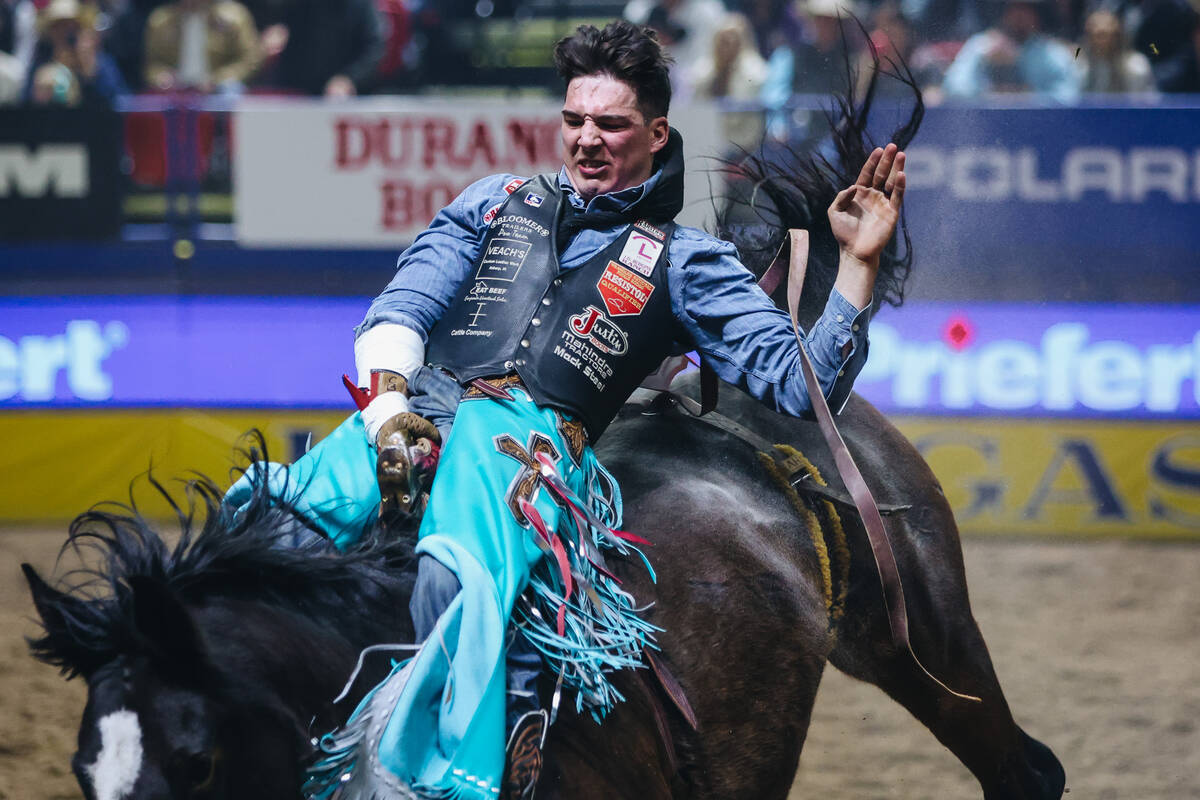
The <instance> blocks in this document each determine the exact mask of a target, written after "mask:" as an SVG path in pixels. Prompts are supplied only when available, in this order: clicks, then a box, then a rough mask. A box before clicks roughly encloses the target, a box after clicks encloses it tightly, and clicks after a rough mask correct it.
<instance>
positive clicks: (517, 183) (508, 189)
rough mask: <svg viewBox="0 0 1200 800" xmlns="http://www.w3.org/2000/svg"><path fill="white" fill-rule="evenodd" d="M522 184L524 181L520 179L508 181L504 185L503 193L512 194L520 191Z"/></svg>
mask: <svg viewBox="0 0 1200 800" xmlns="http://www.w3.org/2000/svg"><path fill="white" fill-rule="evenodd" d="M524 182H525V181H523V180H521V179H520V178H513V179H512V180H511V181H509V182H508V183H506V184H504V192H505V194H512V193H513V192H515V191H516V190H517V189H520V188H521V184H522V183H524Z"/></svg>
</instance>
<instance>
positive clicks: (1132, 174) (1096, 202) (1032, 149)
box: [905, 105, 1200, 297]
mask: <svg viewBox="0 0 1200 800" xmlns="http://www.w3.org/2000/svg"><path fill="white" fill-rule="evenodd" d="M1197 130H1200V107H1191V108H1188V107H1155V108H1147V107H1141V106H1138V107H1075V108H1032V107H961V106H951V105H947V106H941V107H937V108H930V109H928V111H927V113H926V115H925V118H924V121H923V123H922V125H921V129H920V132H919V134H918V136H917V138H916V140H915V141H914V142H913V144H912V145H911V146H910V147H909V148H908V150H907V154H908V160H907V163H906V167H905V172H906V174H907V177H908V192H907V194H906V196H905V207H906V216H907V220H908V223H909V226H910V230H911V232H912V240H913V242H914V246H915V250H916V252H917V254H918V255H917V258H918V261H917V270H916V272H915V275H916V277H917V280H918V283H920V282H921V281H922V280H925V281H926V283H925V284H924V285H929V283H931V282H937V281H948V282H952V283H964V282H965V283H966V284H967V285H969V286H971V287H972V288H973V290H974V292H975V296H986V295H991V296H994V297H1004V296H1012V294H1010V293H1007V292H1008V291H1009V289H1008V287H1005V286H1004V282H1005V281H1013V280H1023V281H1026V282H1027V283H1028V282H1032V283H1033V285H1042V286H1045V287H1046V292H1047V293H1049V294H1052V295H1054V296H1061V289H1062V287H1063V286H1064V285H1067V286H1072V287H1074V286H1081V287H1085V288H1086V286H1087V280H1086V279H1087V277H1088V276H1095V278H1094V280H1099V281H1104V282H1105V285H1107V284H1108V283H1109V282H1110V280H1112V279H1114V278H1116V277H1118V276H1119V277H1121V278H1124V279H1126V280H1132V279H1134V278H1133V276H1136V275H1140V276H1142V278H1143V279H1144V280H1145V279H1150V276H1164V277H1166V276H1171V275H1176V276H1182V275H1190V274H1194V273H1195V270H1196V267H1197V265H1198V264H1200V262H1198V261H1197V256H1196V253H1197V252H1198V251H1200V225H1197V224H1196V220H1197V219H1200V140H1197V138H1196V135H1195V132H1196V131H1197ZM1134 232H1136V233H1134ZM1039 277H1040V282H1038V281H1037V278H1039ZM942 296H947V295H945V294H943V295H942ZM1110 296H1113V295H1110ZM1135 296H1136V295H1135ZM1143 296H1144V295H1143Z"/></svg>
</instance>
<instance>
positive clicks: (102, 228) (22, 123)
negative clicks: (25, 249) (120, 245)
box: [0, 107, 121, 242]
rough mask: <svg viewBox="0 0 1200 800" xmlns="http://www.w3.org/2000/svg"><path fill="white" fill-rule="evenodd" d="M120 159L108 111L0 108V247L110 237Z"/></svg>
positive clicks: (116, 122) (116, 214) (117, 130)
mask: <svg viewBox="0 0 1200 800" xmlns="http://www.w3.org/2000/svg"><path fill="white" fill-rule="evenodd" d="M120 158H121V119H120V117H119V116H118V115H117V114H116V113H115V112H112V111H105V110H99V109H75V108H72V109H67V108H34V107H19V108H0V242H3V241H19V240H31V239H105V238H108V237H114V236H115V235H116V233H117V231H118V229H119V227H120V213H121V208H120V203H119V202H118V201H119V197H120V195H119V191H120V183H119V182H120V176H121V173H120Z"/></svg>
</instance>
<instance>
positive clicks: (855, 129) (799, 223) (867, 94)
mask: <svg viewBox="0 0 1200 800" xmlns="http://www.w3.org/2000/svg"><path fill="white" fill-rule="evenodd" d="M860 27H861V23H860ZM864 34H865V31H864ZM866 38H867V42H868V44H870V39H869V37H866ZM870 47H871V54H872V57H873V62H874V64H873V67H872V69H871V72H870V76H869V80H868V81H867V83H866V86H865V87H864V88H863V90H862V97H861V98H859V97H858V90H857V89H856V86H855V84H856V82H857V75H855V74H854V70H853V69H852V68H851V66H850V64H849V62H847V63H846V74H847V85H848V86H849V88H848V89H847V91H846V92H845V93H844V94H834V96H833V108H832V109H829V110H827V111H826V117H827V119H828V123H829V127H830V134H829V140H828V141H827V142H826V143H824V145H823V146H819V147H817V148H814V149H812V150H810V151H807V152H798V151H796V150H794V149H791V148H790V147H785V148H784V149H783V152H782V153H779V152H775V153H768V152H767V151H765V150H763V151H759V152H758V153H757V154H753V153H746V154H745V155H744V157H743V158H741V159H740V160H738V161H736V162H729V163H727V164H726V165H725V169H726V170H727V171H728V173H729V178H730V183H731V185H732V187H733V192H732V193H731V197H729V198H727V200H728V202H727V203H726V205H725V206H724V207H723V208H720V209H719V210H718V214H717V221H716V223H717V224H716V227H717V230H716V233H717V235H718V236H719V237H720V238H722V239H725V240H726V241H728V242H731V243H733V244H734V245H736V246H737V248H738V252H739V254H740V255H741V258H742V262H743V263H744V264H745V265H746V266H747V267H748V268H749V269H750V271H751V272H753V273H754V274H755V275H756V276H760V277H761V276H762V274H763V273H764V272H766V271H767V268H768V267H770V265H771V263H772V261H773V260H774V259H775V255H776V253H779V252H780V246H781V245H782V244H783V243H784V241H785V239H786V238H787V231H788V229H789V228H803V229H805V230H807V231H809V236H810V245H809V247H810V257H809V267H808V275H807V279H806V281H805V285H804V292H803V295H802V296H801V304H800V318H801V321H802V322H803V323H804V324H805V325H810V324H811V323H812V322H813V321H814V320H815V319H816V318H817V317H818V316H819V315H820V313H821V309H822V308H823V307H824V305H825V299H826V298H827V297H828V296H829V292H830V290H831V289H832V288H833V282H834V279H835V277H836V276H837V265H838V246H837V241H836V240H835V239H834V237H833V232H832V231H831V230H830V227H829V219H828V217H827V216H826V209H827V208H828V207H829V205H830V204H831V203H832V202H833V199H834V197H835V196H836V195H837V193H838V192H839V191H841V190H842V189H844V188H845V187H847V186H849V185H851V184H852V183H854V182H855V181H856V180H857V178H858V173H859V170H861V169H862V166H863V164H865V163H866V161H867V158H868V156H869V155H870V153H871V151H872V150H873V149H874V148H875V146H876V144H877V143H876V142H875V141H874V140H873V138H872V136H871V134H870V133H869V131H868V126H869V124H870V123H871V111H872V107H873V105H874V103H875V94H876V90H877V88H878V85H879V81H880V79H881V78H882V79H883V80H895V81H899V82H900V83H901V84H903V85H904V86H906V87H908V88H909V89H911V90H912V97H913V101H912V107H911V108H910V109H908V113H907V115H906V116H907V118H906V119H904V120H903V121H902V122H900V124H899V125H898V126H897V127H896V128H895V130H893V131H892V133H891V136H890V137H889V138H888V139H887V140H885V141H892V142H895V143H896V144H897V145H898V146H899V147H900V149H901V150H903V149H904V148H906V147H907V146H908V145H909V143H910V142H911V141H912V140H913V137H914V136H915V135H916V133H917V129H918V128H919V127H920V125H921V120H922V119H923V118H924V115H925V105H924V103H923V102H922V100H921V93H920V90H919V89H918V88H917V85H916V79H915V78H914V77H913V75H912V72H911V71H910V70H909V69H908V66H907V64H905V63H904V62H903V60H901V61H899V62H896V61H893V60H891V59H890V58H889V59H888V67H889V68H886V69H885V68H881V65H880V58H879V54H878V52H877V51H876V50H875V47H874V45H870ZM901 240H902V241H903V248H901V246H900V241H901ZM782 257H783V258H786V257H787V253H786V252H784V253H783V254H782ZM911 268H912V248H911V241H910V239H909V235H908V226H907V224H906V222H905V221H904V218H903V216H901V221H900V225H899V227H898V228H897V231H896V234H895V237H894V238H893V239H892V241H891V242H890V243H889V244H888V247H887V248H886V249H885V250H884V252H883V254H882V256H881V258H880V265H879V276H878V278H877V279H876V282H875V293H874V307H875V309H878V308H879V307H880V305H881V304H883V303H887V304H889V305H892V306H897V307H898V306H900V305H901V304H902V303H903V302H904V289H905V284H906V283H907V282H908V277H909V272H910V270H911ZM785 295H786V286H785V285H781V287H780V288H779V289H778V290H777V291H776V293H775V294H774V295H773V298H774V299H775V300H776V302H777V303H779V304H780V305H781V306H782V304H783V302H785Z"/></svg>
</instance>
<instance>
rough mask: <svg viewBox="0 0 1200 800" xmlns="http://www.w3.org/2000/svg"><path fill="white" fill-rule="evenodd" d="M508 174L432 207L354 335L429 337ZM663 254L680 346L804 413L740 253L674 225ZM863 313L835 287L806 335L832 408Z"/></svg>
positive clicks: (565, 264) (800, 388)
mask: <svg viewBox="0 0 1200 800" xmlns="http://www.w3.org/2000/svg"><path fill="white" fill-rule="evenodd" d="M514 178H516V176H513V175H493V176H491V177H488V178H484V179H483V180H480V181H477V182H476V183H474V184H472V185H471V186H469V187H467V189H466V190H465V191H463V193H462V194H460V195H459V196H458V197H457V198H455V199H454V201H453V202H451V203H450V205H448V206H446V207H445V208H443V209H442V210H441V211H439V212H438V214H437V216H436V217H435V218H434V220H433V222H432V223H430V225H429V227H428V228H426V229H425V230H424V231H422V232H421V234H420V235H418V236H417V238H416V239H415V240H414V241H413V243H412V246H410V247H409V248H408V249H407V250H405V251H404V252H403V253H402V254H401V255H400V260H399V265H398V270H397V272H396V276H395V277H394V278H393V279H392V281H391V283H389V284H388V285H387V288H386V289H384V290H383V293H382V294H380V295H379V297H377V298H375V301H374V302H373V303H372V304H371V307H370V309H369V310H368V311H367V316H366V319H364V320H363V323H362V324H361V325H360V326H359V327H358V329H357V333H358V334H360V335H361V334H362V332H363V331H366V330H368V329H369V328H371V327H372V326H374V325H376V324H378V323H380V322H394V323H398V324H400V325H406V326H408V327H410V328H412V329H414V330H416V331H418V332H419V333H421V335H422V336H427V335H428V333H429V331H430V330H431V329H432V328H433V325H434V324H435V323H436V322H437V321H438V320H439V319H441V317H442V314H444V313H445V312H446V309H447V308H449V306H450V303H451V301H452V300H453V298H454V295H455V291H456V290H457V289H458V287H459V285H460V284H461V283H462V282H463V281H464V280H466V278H467V276H468V275H469V274H470V271H471V268H472V266H473V265H474V263H475V260H476V258H477V257H478V255H479V248H480V246H481V244H482V242H483V236H484V233H485V232H486V230H487V224H486V223H485V222H484V221H483V218H484V215H485V214H486V213H487V212H488V211H489V210H490V209H492V208H494V207H498V206H499V204H502V203H503V202H504V201H505V200H506V199H507V198H508V194H507V193H506V192H505V190H504V187H505V185H506V184H508V183H509V182H510V181H512V180H513V179H514ZM517 179H518V180H520V179H519V178H517ZM657 179H658V173H655V174H654V175H653V176H651V177H650V179H649V180H647V181H646V182H645V183H643V184H641V185H639V186H634V187H630V188H628V189H623V190H621V191H619V192H613V193H610V194H605V195H599V196H597V197H594V198H592V200H591V201H590V202H589V203H587V204H586V208H587V210H589V211H590V210H598V209H614V210H624V209H626V208H629V207H630V206H632V205H633V204H634V203H636V202H637V201H638V200H639V199H641V197H642V196H643V195H644V194H645V193H646V192H647V191H648V190H650V188H652V186H653V185H654V183H655V182H656V181H657ZM559 184H560V185H561V186H562V187H563V189H564V190H565V191H567V192H568V197H569V199H570V201H571V203H572V204H573V205H574V206H576V207H577V208H581V209H582V208H585V204H584V202H583V199H582V198H581V197H580V196H579V195H578V194H577V193H576V192H575V191H574V189H573V188H572V187H571V184H570V181H569V180H568V178H567V175H566V170H565V169H564V170H562V171H561V172H560V173H559ZM624 227H625V226H623V225H621V226H617V227H613V228H607V229H585V230H582V231H580V232H579V233H578V234H576V235H575V237H574V238H573V239H572V240H571V241H570V242H569V243H568V245H567V247H566V249H565V250H564V251H563V253H562V254H561V256H560V259H559V262H560V267H561V269H562V270H564V271H565V270H570V269H577V268H578V267H580V266H582V265H583V264H584V263H586V262H587V260H588V259H589V258H591V257H592V255H593V254H595V253H596V252H597V251H599V250H601V249H602V248H604V247H607V246H608V245H609V244H611V243H612V242H613V240H615V239H616V238H617V236H619V235H620V234H621V233H622V231H623V230H624ZM668 255H669V264H668V268H667V289H668V292H669V293H670V298H671V308H672V309H673V311H674V312H675V316H676V318H677V319H678V320H679V322H680V324H681V325H682V328H683V330H684V332H685V333H686V335H687V336H688V337H690V339H691V341H690V342H681V343H680V344H681V345H682V348H681V349H684V350H686V349H688V348H689V347H694V348H695V349H696V350H698V351H699V352H700V353H702V354H703V355H704V356H705V357H706V358H707V360H708V361H709V362H710V363H711V364H712V366H713V368H714V369H715V371H716V373H717V375H718V376H719V377H720V378H721V379H722V380H724V381H726V382H727V383H731V384H733V385H735V386H738V387H739V388H741V389H744V390H745V391H747V392H749V393H750V395H752V396H753V397H755V398H757V399H758V400H760V401H762V402H763V403H765V404H766V405H768V406H769V407H771V408H774V409H775V410H776V411H780V412H782V413H785V414H790V415H793V416H801V415H804V414H806V413H808V412H809V411H810V410H811V406H810V404H809V399H808V392H807V391H806V390H805V388H804V377H803V375H802V374H801V371H800V357H799V354H798V352H797V348H796V339H795V336H794V334H793V333H792V323H791V319H790V318H789V317H788V315H787V313H786V312H784V311H781V310H779V309H778V308H776V307H775V305H774V304H773V303H772V302H771V300H770V299H769V298H768V297H767V296H766V294H765V293H763V291H762V290H761V289H759V288H758V286H757V284H756V283H755V280H754V276H753V275H752V274H751V273H750V271H749V270H747V269H746V268H745V266H743V265H742V263H741V262H740V261H739V260H738V255H737V250H736V248H734V247H733V245H731V244H729V243H728V242H724V241H721V240H720V239H717V238H715V237H713V236H710V235H709V234H707V233H705V232H703V231H701V230H697V229H695V228H687V227H684V226H682V225H679V226H676V228H675V233H674V235H673V236H672V237H671V244H670V248H669V254H668ZM869 319H870V314H869V308H868V309H864V310H862V311H859V310H858V309H857V308H855V307H854V305H852V304H851V303H850V302H849V301H848V300H846V299H845V298H844V297H842V296H841V294H839V293H838V292H837V291H836V290H835V291H834V292H832V294H831V295H830V298H829V301H828V303H827V304H826V306H825V311H824V313H823V314H822V316H821V317H820V318H819V319H818V320H817V322H816V324H815V325H813V328H812V330H810V331H809V332H808V333H807V334H806V336H805V340H806V343H807V345H808V350H809V355H810V357H811V358H812V361H813V366H814V367H815V369H816V373H817V378H818V379H819V381H820V383H821V387H822V389H824V391H825V396H826V397H827V398H828V399H829V401H830V404H831V405H832V406H833V407H834V408H835V409H836V408H840V406H841V405H842V404H843V403H844V402H845V400H846V398H847V397H848V396H849V394H850V389H851V387H852V386H853V383H854V379H855V377H857V375H858V373H859V371H860V370H861V369H862V367H863V364H864V363H865V362H866V357H867V323H868V321H869ZM421 382H422V381H420V380H418V381H414V384H413V387H412V388H413V389H414V390H415V391H419V390H420V386H419V384H420V383H421ZM414 410H416V409H415V408H414Z"/></svg>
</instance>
